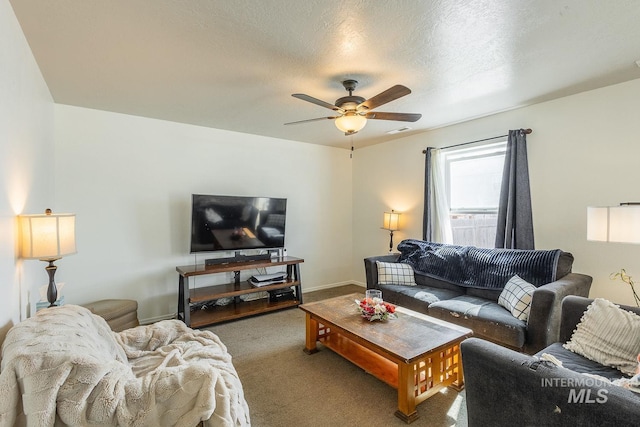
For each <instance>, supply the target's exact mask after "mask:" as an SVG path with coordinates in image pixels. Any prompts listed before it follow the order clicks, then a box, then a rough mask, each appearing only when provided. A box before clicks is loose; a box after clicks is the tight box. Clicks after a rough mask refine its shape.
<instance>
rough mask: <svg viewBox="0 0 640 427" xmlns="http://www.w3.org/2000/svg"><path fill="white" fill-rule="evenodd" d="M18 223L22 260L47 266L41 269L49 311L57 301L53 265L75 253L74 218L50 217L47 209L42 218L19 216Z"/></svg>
mask: <svg viewBox="0 0 640 427" xmlns="http://www.w3.org/2000/svg"><path fill="white" fill-rule="evenodd" d="M19 221H20V231H21V245H20V254H21V256H22V258H24V259H39V260H40V261H45V262H48V263H49V265H47V267H45V269H46V271H47V274H48V275H49V286H48V287H47V301H49V307H53V306H55V305H56V301H57V300H58V288H57V286H56V283H55V281H54V276H55V274H56V270H57V269H58V267H57V266H56V265H55V264H54V263H53V262H54V261H57V260H59V259H60V258H62V257H64V256H67V255H72V254H75V253H76V232H75V223H76V216H75V215H73V214H53V213H52V212H51V209H47V210H46V212H45V214H43V215H20V216H19Z"/></svg>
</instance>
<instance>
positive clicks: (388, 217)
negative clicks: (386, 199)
mask: <svg viewBox="0 0 640 427" xmlns="http://www.w3.org/2000/svg"><path fill="white" fill-rule="evenodd" d="M399 225H400V214H399V213H398V212H394V211H393V210H392V211H391V212H385V213H384V216H383V218H382V228H384V229H385V230H389V231H396V230H399V229H400V227H399Z"/></svg>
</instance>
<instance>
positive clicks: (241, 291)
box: [176, 256, 304, 328]
mask: <svg viewBox="0 0 640 427" xmlns="http://www.w3.org/2000/svg"><path fill="white" fill-rule="evenodd" d="M303 262H304V259H302V258H295V257H290V256H286V257H278V258H269V259H259V260H252V261H245V262H233V263H226V264H214V265H205V264H198V265H187V266H182V267H176V271H177V272H178V319H180V320H182V321H183V322H184V323H185V324H186V325H187V326H189V327H192V328H200V327H202V326H207V325H212V324H215V323H220V322H226V321H229V320H235V319H240V318H243V317H247V316H253V315H255V314H262V313H268V312H271V311H276V310H282V309H285V308H290V307H297V306H298V305H300V304H302V282H301V279H300V264H301V263H303ZM277 266H286V269H287V275H286V276H287V277H286V279H285V281H284V282H282V283H274V284H272V285H266V286H261V287H255V286H252V285H251V284H250V283H248V282H246V281H242V282H241V281H240V271H243V270H251V269H256V268H266V267H277ZM227 272H233V274H234V281H233V282H232V283H226V284H222V285H213V286H205V287H201V288H196V287H193V288H191V287H190V286H189V278H191V277H195V276H202V275H208V274H220V273H227ZM285 288H293V289H294V297H293V298H264V299H259V300H254V301H242V300H241V299H240V295H245V294H251V293H255V292H263V291H265V292H269V291H275V290H278V289H285ZM227 297H231V298H233V302H231V303H230V304H228V305H225V306H215V307H214V308H212V309H208V310H197V311H191V307H192V306H193V305H194V304H197V303H203V302H208V301H213V300H217V299H220V298H227Z"/></svg>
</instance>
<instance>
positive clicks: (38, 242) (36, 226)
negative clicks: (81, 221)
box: [19, 214, 76, 261]
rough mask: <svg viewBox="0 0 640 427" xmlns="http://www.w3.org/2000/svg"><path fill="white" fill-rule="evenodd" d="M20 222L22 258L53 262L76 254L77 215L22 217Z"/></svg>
mask: <svg viewBox="0 0 640 427" xmlns="http://www.w3.org/2000/svg"><path fill="white" fill-rule="evenodd" d="M19 221H20V231H21V239H20V240H21V241H20V243H21V246H20V253H21V256H22V258H25V259H39V260H43V261H51V260H56V259H60V258H62V257H63V256H66V255H71V254H75V253H76V231H75V227H76V226H75V224H76V216H75V215H73V214H42V215H20V216H19Z"/></svg>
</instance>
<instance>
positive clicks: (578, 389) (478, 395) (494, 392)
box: [460, 296, 640, 427]
mask: <svg viewBox="0 0 640 427" xmlns="http://www.w3.org/2000/svg"><path fill="white" fill-rule="evenodd" d="M591 301H592V300H590V299H587V298H582V297H572V296H569V297H566V298H565V299H564V300H563V302H562V321H561V327H560V338H559V341H558V342H557V343H554V344H552V345H551V346H549V347H547V348H545V349H543V350H542V351H540V352H539V353H537V354H536V355H535V356H527V355H524V354H519V353H516V352H514V351H511V350H509V349H506V348H503V347H501V346H498V345H495V344H493V343H490V342H487V341H484V340H479V339H476V338H470V339H467V340H465V341H464V342H463V343H462V344H461V346H460V347H461V351H462V365H463V369H464V377H465V378H464V379H465V390H466V391H465V393H466V402H467V415H468V421H469V426H470V427H474V426H478V427H481V426H482V427H484V426H493V427H500V426H512V425H513V424H514V420H518V425H521V426H523V427H526V426H536V427H537V426H632V425H633V426H637V425H638V422H639V421H638V420H640V395H638V394H636V393H634V392H632V391H630V390H628V389H625V388H622V387H619V386H615V385H611V384H608V383H607V382H606V381H602V380H595V379H593V378H590V377H587V376H585V375H583V373H590V374H596V375H600V376H603V377H605V378H608V379H611V380H613V379H618V378H620V377H622V373H621V372H620V371H618V370H616V369H613V368H609V367H606V366H602V365H600V364H598V363H597V362H594V361H591V360H588V359H586V358H584V357H582V356H580V355H578V354H575V353H572V352H570V351H569V350H566V349H565V348H564V347H562V343H564V342H567V341H568V340H569V339H570V338H571V335H572V333H573V331H574V330H575V328H576V325H577V324H578V323H579V322H580V319H581V317H582V314H583V313H584V311H585V310H586V308H587V306H588V305H589V304H590V303H591ZM621 308H623V309H625V310H629V311H633V312H635V313H637V314H640V308H638V307H628V306H621ZM544 353H548V354H551V355H553V356H555V357H556V358H557V359H559V360H560V361H561V362H562V364H563V367H559V366H556V365H555V364H552V363H550V362H546V361H541V360H540V359H539V357H540V356H542V354H544ZM497 408H499V410H497Z"/></svg>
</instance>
